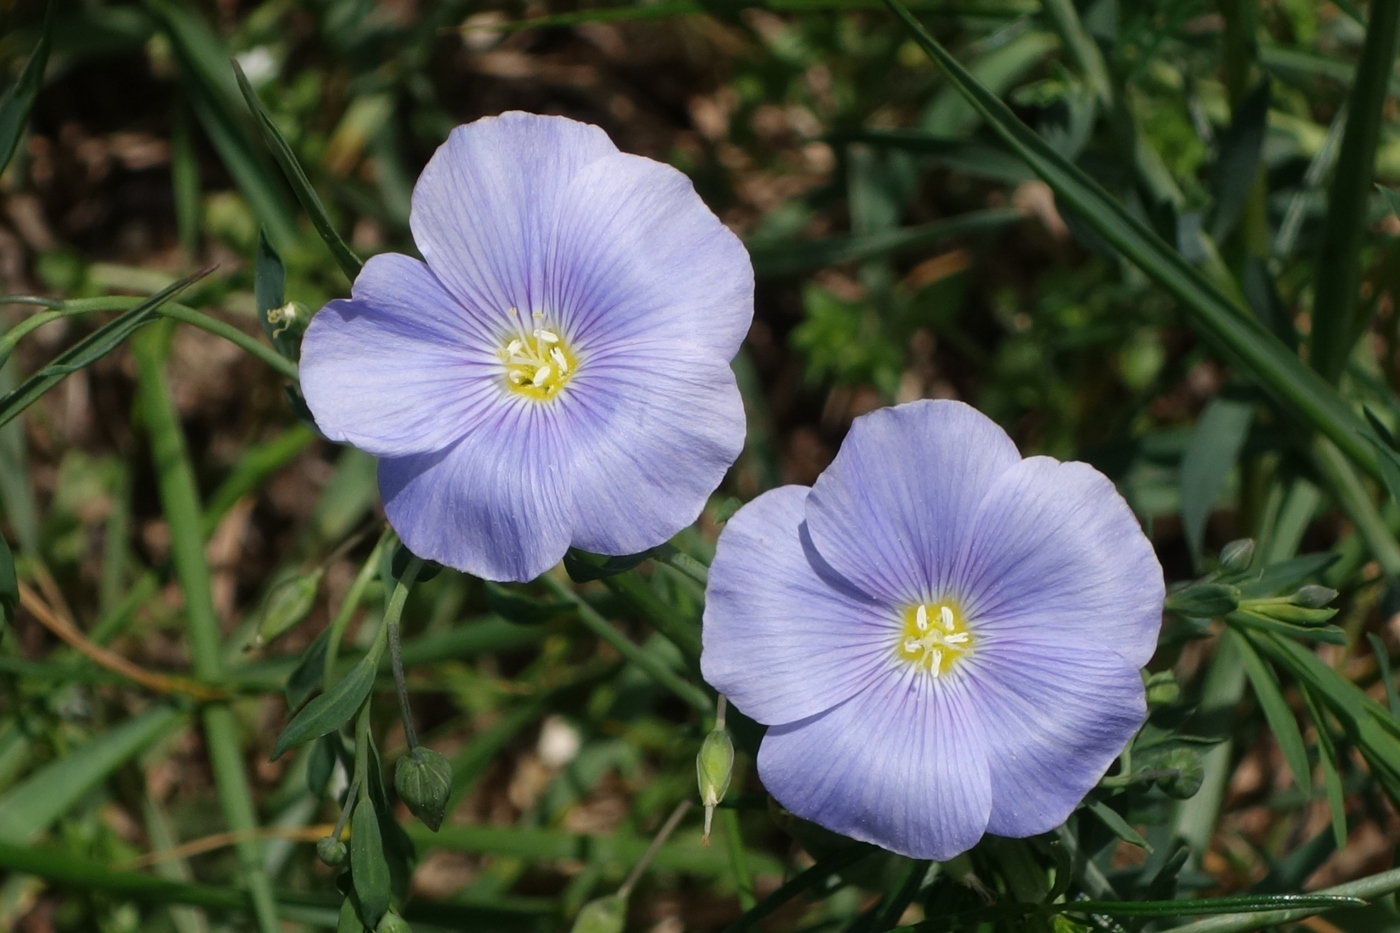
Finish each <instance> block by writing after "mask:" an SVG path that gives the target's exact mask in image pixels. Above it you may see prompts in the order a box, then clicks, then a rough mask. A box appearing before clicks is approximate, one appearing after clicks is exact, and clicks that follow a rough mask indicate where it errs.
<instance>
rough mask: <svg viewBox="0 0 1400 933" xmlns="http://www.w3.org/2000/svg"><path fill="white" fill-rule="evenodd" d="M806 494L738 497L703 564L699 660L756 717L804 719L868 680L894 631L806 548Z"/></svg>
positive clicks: (881, 667)
mask: <svg viewBox="0 0 1400 933" xmlns="http://www.w3.org/2000/svg"><path fill="white" fill-rule="evenodd" d="M807 494H808V489H807V488H806V487H805V486H783V487H781V488H779V489H774V490H772V491H770V492H766V493H764V494H763V495H761V496H759V497H758V498H757V499H755V500H753V501H752V502H750V503H749V504H748V505H746V506H744V507H743V508H742V509H740V510H739V511H738V513H736V514H735V515H734V517H733V518H731V519H730V520H729V523H728V525H727V526H726V527H725V531H724V534H723V535H722V536H721V537H720V541H719V547H718V549H717V550H716V551H715V558H714V561H713V563H712V564H711V566H710V586H709V589H708V591H707V593H706V597H705V619H704V628H703V638H704V650H703V651H702V653H701V655H700V669H701V671H702V672H703V674H704V676H705V680H706V681H708V682H709V683H710V684H712V685H713V686H714V687H715V688H716V689H718V690H719V691H721V692H722V693H724V694H726V695H727V696H728V697H729V699H730V700H731V701H733V703H734V705H735V706H737V707H738V708H739V709H740V710H742V711H743V712H744V713H745V714H746V715H748V716H750V717H751V718H753V719H756V720H758V721H759V722H762V723H768V724H781V723H791V722H794V721H796V720H799V719H807V718H808V717H810V716H814V715H817V714H818V713H821V712H823V711H825V710H828V709H830V708H831V707H833V706H836V705H837V704H839V703H841V702H843V701H845V700H846V699H847V698H849V697H851V696H853V695H854V694H855V693H856V692H857V691H859V690H862V689H865V688H867V687H869V685H871V684H872V683H874V682H875V681H876V680H877V679H878V678H879V677H880V676H881V675H883V674H884V673H885V672H886V669H887V668H888V666H889V662H890V653H891V649H890V645H891V643H892V640H893V639H894V638H896V637H897V627H895V626H893V624H892V622H891V613H890V611H889V610H888V609H887V608H885V607H883V606H881V605H879V604H878V603H875V602H874V601H873V600H871V599H870V598H869V597H867V596H864V595H863V594H861V593H859V592H858V591H856V590H855V589H854V588H853V587H851V586H850V584H849V583H846V582H845V581H843V580H841V579H840V578H839V577H837V576H836V575H835V574H834V573H833V572H832V571H831V570H830V568H827V567H825V566H824V565H823V563H822V562H821V558H820V557H819V556H818V555H816V554H815V552H814V551H813V549H812V547H811V542H810V541H808V540H807V539H806V536H805V534H804V533H803V530H804V518H803V516H804V506H805V503H806V500H807ZM773 734H774V733H773V732H769V736H770V738H769V739H767V740H765V747H766V742H768V741H772V738H771V737H772V736H773ZM794 809H795V808H794Z"/></svg>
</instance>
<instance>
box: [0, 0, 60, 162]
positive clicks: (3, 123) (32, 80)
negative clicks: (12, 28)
mask: <svg viewBox="0 0 1400 933" xmlns="http://www.w3.org/2000/svg"><path fill="white" fill-rule="evenodd" d="M55 5H56V4H54V3H50V4H49V5H48V9H47V10H45V11H44V28H43V31H42V32H41V33H40V34H39V44H38V45H36V46H34V51H33V52H31V53H30V55H29V60H28V61H26V62H25V63H24V70H23V71H21V72H20V73H19V80H17V81H15V83H14V85H13V86H12V87H11V88H10V89H9V90H8V91H6V92H5V96H4V97H3V98H0V172H3V171H5V166H7V165H9V164H10V158H11V157H12V156H13V155H14V154H15V147H16V146H18V145H19V138H20V137H21V136H23V135H24V127H25V124H27V123H28V122H29V108H30V107H32V106H34V98H35V97H37V96H38V95H39V88H40V87H41V86H42V85H43V83H44V68H45V66H46V65H48V63H49V45H50V41H49V26H50V24H51V23H52V21H53V10H54V6H55Z"/></svg>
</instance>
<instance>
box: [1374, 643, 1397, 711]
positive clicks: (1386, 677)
mask: <svg viewBox="0 0 1400 933" xmlns="http://www.w3.org/2000/svg"><path fill="white" fill-rule="evenodd" d="M1366 638H1367V640H1368V641H1370V642H1371V650H1372V651H1374V652H1375V653H1376V664H1377V665H1378V666H1379V667H1380V669H1381V683H1383V684H1384V685H1385V703H1386V706H1388V707H1390V715H1392V716H1394V717H1395V718H1396V719H1400V695H1397V694H1396V692H1395V678H1393V677H1391V675H1390V654H1389V653H1388V652H1387V651H1386V650H1385V642H1383V641H1381V639H1380V636H1379V635H1377V634H1376V633H1375V632H1367V633H1366Z"/></svg>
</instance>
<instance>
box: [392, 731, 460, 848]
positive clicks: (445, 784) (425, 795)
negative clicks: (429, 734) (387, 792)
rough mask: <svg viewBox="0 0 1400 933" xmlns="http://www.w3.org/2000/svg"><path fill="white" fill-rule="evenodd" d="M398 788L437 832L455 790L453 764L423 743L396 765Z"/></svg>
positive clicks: (415, 811) (395, 776) (395, 785)
mask: <svg viewBox="0 0 1400 933" xmlns="http://www.w3.org/2000/svg"><path fill="white" fill-rule="evenodd" d="M394 789H395V790H397V791H398V792H399V799H400V800H402V801H403V802H404V803H405V804H406V805H407V806H408V809H409V810H410V811H412V813H413V815H414V816H416V817H418V819H420V820H422V821H423V825H424V826H427V827H428V828H429V829H431V830H432V831H433V832H437V830H438V827H439V826H441V825H442V818H443V816H444V815H445V813H446V810H447V798H448V795H450V794H451V793H452V765H451V763H449V762H448V760H447V759H446V758H444V757H443V756H442V755H440V754H438V753H437V752H435V751H433V750H432V749H431V748H424V747H423V746H421V745H420V746H418V747H417V748H415V749H414V750H413V751H411V752H409V753H408V754H407V755H404V756H403V757H402V758H400V759H399V763H398V764H397V765H396V766H395V767H394Z"/></svg>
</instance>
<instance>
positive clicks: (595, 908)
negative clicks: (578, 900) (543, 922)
mask: <svg viewBox="0 0 1400 933" xmlns="http://www.w3.org/2000/svg"><path fill="white" fill-rule="evenodd" d="M626 925H627V899H626V898H625V897H623V896H622V895H621V894H609V895H608V896H607V897H600V898H598V899H597V900H592V901H589V902H588V903H587V904H584V905H583V910H580V911H579V912H578V918H577V919H576V920H574V925H573V927H572V928H571V931H570V933H622V928H623V927H624V926H626Z"/></svg>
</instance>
